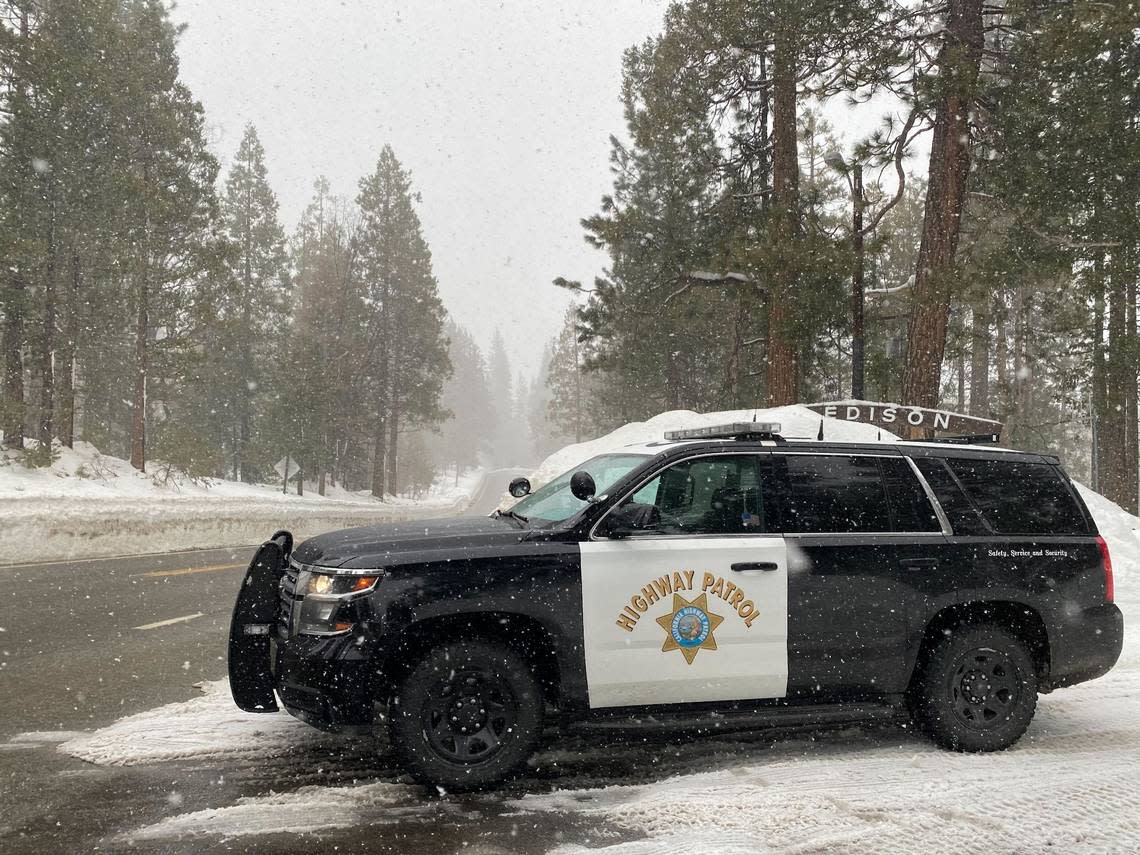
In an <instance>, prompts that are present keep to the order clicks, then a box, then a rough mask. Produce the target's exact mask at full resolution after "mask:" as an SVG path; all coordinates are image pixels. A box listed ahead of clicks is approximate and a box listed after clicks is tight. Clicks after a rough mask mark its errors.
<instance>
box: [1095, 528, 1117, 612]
mask: <svg viewBox="0 0 1140 855" xmlns="http://www.w3.org/2000/svg"><path fill="white" fill-rule="evenodd" d="M1096 545H1097V546H1098V547H1100V563H1101V564H1103V565H1104V601H1105V602H1106V603H1111V602H1113V600H1114V599H1115V596H1116V592H1115V591H1114V590H1113V587H1114V586H1113V584H1112V556H1110V555H1109V554H1108V544H1107V543H1105V542H1104V538H1103V537H1101V536H1100V535H1097V538H1096Z"/></svg>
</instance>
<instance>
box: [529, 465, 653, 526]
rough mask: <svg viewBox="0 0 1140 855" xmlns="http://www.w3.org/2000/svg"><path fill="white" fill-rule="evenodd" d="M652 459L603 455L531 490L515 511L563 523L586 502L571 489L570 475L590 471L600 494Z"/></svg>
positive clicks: (531, 518)
mask: <svg viewBox="0 0 1140 855" xmlns="http://www.w3.org/2000/svg"><path fill="white" fill-rule="evenodd" d="M648 459H649V455H647V454H602V455H599V456H597V457H594V458H591V459H590V460H587V461H586V462H585V463H583V464H582V465H580V466H575V467H574V468H573V469H571V470H569V471H568V472H563V473H562V474H561V475H559V476H558V477H557V478H555V479H554V480H553V481H550V482H548V483H547V484H544V485H543V486H542V487H540V488H539V489H538V490H536V491H535V492H533V493H531V494H530V495H529V496H527V497H526V498H525V499H523V500H522V501H521V502H519V503H518V504H517V505H515V506H514V507H513V508H512V510H513V511H515V512H516V513H519V514H522V515H523V516H525V517H527V518H528V519H530V520H532V521H533V520H535V519H540V520H545V521H547V522H562V521H563V520H567V519H569V518H570V517H572V516H574V514H576V513H578V512H579V511H580V510H582V508H584V507H586V502H583V501H582V500H581V499H578V498H575V496H574V494H573V493H571V492H570V476H571V475H573V474H574V473H575V472H583V471H584V472H589V473H590V477H591V478H593V479H594V485H595V487H596V490H597V495H599V496H601V495H604V494H605V493H606V491H607V490H609V489H610V487H612V486H613V485H614V484H616V483H617V482H618V481H620V480H621V479H622V478H624V477H625V476H626V475H628V474H629V473H630V472H632V471H633V470H634V469H636V468H637V467H638V466H640V465H641V464H642V463H644V462H645V461H646V460H648Z"/></svg>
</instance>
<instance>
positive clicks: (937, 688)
mask: <svg viewBox="0 0 1140 855" xmlns="http://www.w3.org/2000/svg"><path fill="white" fill-rule="evenodd" d="M918 677H919V679H918V684H917V686H916V689H917V691H916V697H915V707H916V709H915V712H916V718H917V719H918V723H919V724H920V725H921V726H922V727H923V728H924V729H925V730H926V731H927V732H928V733H929V734H930V735H931V736H932V737H933V739H934V741H935V742H936V743H938V744H939V745H940V746H942V747H943V748H948V749H950V750H952V751H965V752H982V751H1002V750H1004V749H1006V748H1009V747H1010V746H1011V745H1013V744H1014V743H1015V742H1017V740H1018V739H1020V738H1021V735H1022V734H1023V733H1025V730H1026V728H1028V727H1029V723H1030V721H1032V720H1033V713H1034V711H1035V710H1036V708H1037V673H1036V670H1035V668H1034V665H1033V659H1032V657H1031V656H1030V655H1029V651H1028V649H1027V648H1026V645H1025V643H1024V642H1023V641H1022V640H1021V639H1020V638H1018V637H1017V636H1016V635H1014V634H1013V633H1011V632H1010V631H1009V630H1007V629H1005V628H1004V627H1001V626H997V625H993V624H963V625H962V626H959V627H958V628H956V629H954V630H952V631H950V632H948V633H946V634H945V635H944V636H943V637H942V638H940V639H939V640H938V641H937V642H936V643H935V644H934V646H933V647H932V648H930V650H929V651H928V653H927V655H926V657H925V661H924V662H923V663H922V665H921V670H920V673H919V675H918Z"/></svg>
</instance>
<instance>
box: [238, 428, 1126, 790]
mask: <svg viewBox="0 0 1140 855" xmlns="http://www.w3.org/2000/svg"><path fill="white" fill-rule="evenodd" d="M511 492H512V493H513V494H514V495H515V496H516V497H523V498H522V500H521V501H520V502H518V504H516V505H515V506H514V507H513V508H512V509H511V510H509V511H505V512H496V513H495V514H494V515H492V516H491V517H488V518H467V519H452V520H442V521H422V522H409V523H401V524H397V525H381V526H372V527H366V528H355V529H348V530H345V531H339V532H333V533H331V534H325V535H322V536H320V537H315V538H312V539H310V540H307V541H305V542H304V543H302V544H300V545H299V546H297V547H296V548H295V549H294V548H293V542H292V537H291V536H290V535H289V534H288V533H287V532H280V533H278V534H277V535H275V536H274V538H273V539H272V540H270V541H269V542H267V543H266V544H265V545H264V546H262V548H261V549H260V550H259V552H258V553H257V555H256V557H255V558H254V561H253V563H252V564H251V566H250V568H249V571H248V573H247V574H246V578H245V582H244V585H243V587H242V589H241V592H240V594H239V597H238V602H237V605H236V607H235V610H234V618H233V625H232V629H231V634H230V681H231V686H232V690H233V695H234V699H235V700H236V702H237V704H238V706H240V707H241V708H242V709H245V710H250V711H272V710H276V709H277V699H280V701H281V703H282V704H283V705H284V706H285V708H286V709H287V710H288V711H289V712H290V713H292V714H293V715H295V716H297V717H298V718H300V719H302V720H304V721H306V722H309V723H310V724H312V725H314V726H316V727H320V728H325V729H330V730H342V731H351V732H366V733H370V732H373V728H374V727H376V726H378V725H380V724H382V723H386V725H387V728H388V735H389V739H390V741H391V744H392V746H393V747H394V749H395V750H396V752H397V753H398V754H399V756H400V758H401V759H402V762H403V763H404V765H405V766H406V768H407V769H408V771H410V772H411V773H412V774H413V775H414V776H415V777H416V778H417V779H419V780H420V781H423V782H425V783H429V784H434V785H438V786H441V787H444V788H446V789H449V790H456V789H471V788H477V787H485V786H489V785H491V784H494V783H496V782H498V781H501V780H503V779H504V778H506V777H508V776H509V775H511V774H512V773H515V772H517V771H518V770H519V769H520V768H521V767H522V766H523V765H524V764H525V762H526V760H527V758H528V756H529V755H530V754H531V753H532V752H533V751H534V750H535V748H536V746H537V745H538V743H539V738H540V735H541V733H542V729H543V725H544V721H548V720H551V715H552V713H554V714H555V716H554V719H553V720H554V721H556V722H557V723H559V724H560V725H562V726H568V725H573V724H576V723H578V724H582V723H585V724H590V723H598V722H602V721H605V720H609V721H610V722H613V721H614V720H620V719H622V718H625V717H629V716H638V717H640V718H641V720H643V721H644V720H645V719H646V718H647V717H651V718H652V720H653V721H655V722H657V723H658V724H662V723H663V724H665V725H666V726H673V725H677V726H685V727H690V726H693V725H694V724H695V725H697V726H699V725H700V723H701V722H702V721H711V720H715V721H716V722H717V726H718V727H720V728H722V729H723V728H724V727H726V726H736V727H760V726H781V727H787V726H805V727H820V726H825V725H833V724H841V723H850V722H860V721H876V720H877V721H889V720H894V719H900V720H901V719H903V718H905V717H911V718H913V719H914V720H915V721H916V722H917V723H918V724H919V725H920V726H921V727H922V728H923V729H925V730H926V731H927V732H928V733H930V735H931V736H932V737H933V738H934V740H935V741H936V742H938V743H939V744H940V745H942V746H945V747H946V748H950V749H954V750H958V751H996V750H1000V749H1003V748H1006V747H1008V746H1010V745H1012V744H1013V743H1014V742H1015V741H1016V740H1017V739H1018V738H1019V737H1020V736H1021V734H1022V733H1024V731H1025V729H1026V727H1027V726H1028V724H1029V722H1030V719H1032V717H1033V713H1034V709H1035V707H1036V703H1037V695H1038V693H1039V692H1048V691H1051V690H1053V689H1056V688H1059V687H1061V686H1068V685H1071V684H1073V683H1077V682H1080V681H1083V680H1090V679H1092V678H1094V677H1097V676H1099V675H1101V674H1104V673H1105V672H1106V671H1108V670H1109V668H1111V667H1112V666H1113V664H1114V663H1115V662H1116V659H1117V657H1118V656H1119V654H1120V649H1121V644H1122V640H1123V619H1122V617H1121V613H1120V610H1119V609H1118V608H1117V607H1116V606H1115V605H1114V604H1113V590H1112V565H1111V562H1110V560H1109V554H1108V549H1107V548H1106V546H1105V542H1104V540H1103V539H1102V538H1101V537H1099V536H1098V534H1097V530H1096V526H1095V525H1094V523H1093V520H1092V518H1091V516H1090V515H1089V512H1088V510H1087V509H1086V508H1085V505H1084V503H1083V502H1082V501H1081V499H1080V496H1079V495H1078V494H1077V492H1076V490H1074V488H1073V485H1072V484H1071V483H1070V481H1069V479H1068V477H1067V476H1066V475H1065V473H1064V471H1063V470H1062V469H1061V467H1060V465H1059V464H1058V461H1057V459H1056V458H1054V457H1047V456H1042V455H1037V454H1026V453H1019V452H1014V451H1009V450H1007V449H998V448H985V447H978V446H970V445H947V444H937V443H922V442H890V443H886V442H882V443H861V444H850V443H836V442H818V441H807V440H804V441H799V440H790V439H789V440H785V439H783V438H782V437H781V436H780V435H779V426H778V425H771V424H768V425H764V424H756V423H751V424H735V425H728V426H724V427H720V428H712V429H702V430H690V431H677V432H674V433H670V434H666V436H665V441H662V442H652V443H649V444H647V445H642V446H634V447H629V448H625V449H623V450H621V451H620V452H617V453H613V454H603V455H600V456H598V457H595V458H593V459H592V460H589V461H587V462H586V463H584V464H582V465H581V466H580V467H578V469H577V470H575V471H574V472H568V473H566V474H565V475H563V476H561V477H559V478H557V479H555V480H553V481H551V482H550V483H548V484H546V485H545V486H543V487H542V488H541V489H538V490H537V491H535V492H533V493H530V485H529V484H528V483H527V482H526V481H525V479H516V481H514V482H512V484H511ZM528 494H529V495H528ZM647 714H651V715H649V716H647Z"/></svg>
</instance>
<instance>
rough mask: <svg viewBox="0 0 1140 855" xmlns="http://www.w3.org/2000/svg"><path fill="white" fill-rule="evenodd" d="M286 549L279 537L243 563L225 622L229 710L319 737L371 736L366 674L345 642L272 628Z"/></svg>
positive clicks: (289, 543)
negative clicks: (280, 713) (287, 723)
mask: <svg viewBox="0 0 1140 855" xmlns="http://www.w3.org/2000/svg"><path fill="white" fill-rule="evenodd" d="M292 548H293V536H292V535H291V534H289V532H286V531H282V532H278V533H277V534H275V535H274V536H273V537H272V538H271V539H270V540H268V541H266V542H265V543H264V544H262V545H261V548H259V549H258V550H257V553H256V554H255V555H254V557H253V561H251V562H250V565H249V569H248V570H247V571H246V574H245V579H244V580H243V581H242V585H241V590H240V591H239V592H238V598H237V603H236V604H235V605H234V613H233V618H232V620H231V622H230V639H229V675H230V692H231V694H232V695H233V698H234V703H236V704H237V705H238V707H240V708H241V709H243V710H245V711H246V712H276V711H277V709H278V705H277V699H278V698H280V700H281V702H282V704H283V705H284V707H285V709H286V711H288V712H289V713H290V714H292V715H293V716H295V717H297V718H299V719H301V720H302V721H304V722H306V723H307V724H311V725H312V726H314V727H318V728H321V729H322V730H336V731H349V732H355V731H365V730H370V728H371V724H372V720H373V711H372V703H371V699H372V697H373V692H372V683H371V679H372V674H371V672H370V662H369V661H368V658H367V656H366V655H365V654H364V652H363V651H361V650H360V649H359V648H358V647H355V646H354V645H353V641H352V639H351V638H348V637H343V636H342V637H335V638H318V637H305V636H289V635H288V633H287V632H286V631H285V630H284V629H282V628H280V626H279V620H278V618H279V610H280V603H281V596H282V594H281V577H282V576H283V575H284V573H285V571H286V562H287V561H288V560H289V554H290V552H291V551H292Z"/></svg>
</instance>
